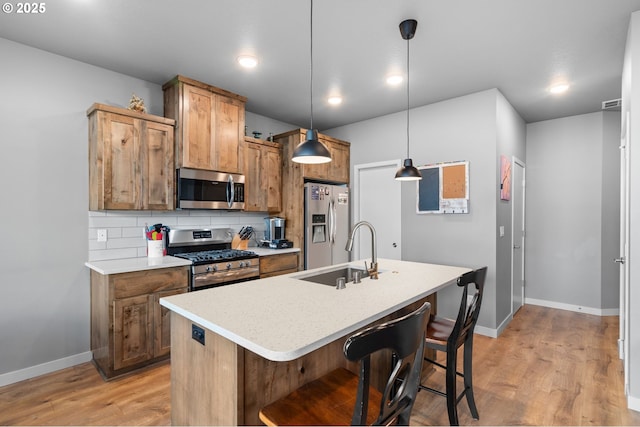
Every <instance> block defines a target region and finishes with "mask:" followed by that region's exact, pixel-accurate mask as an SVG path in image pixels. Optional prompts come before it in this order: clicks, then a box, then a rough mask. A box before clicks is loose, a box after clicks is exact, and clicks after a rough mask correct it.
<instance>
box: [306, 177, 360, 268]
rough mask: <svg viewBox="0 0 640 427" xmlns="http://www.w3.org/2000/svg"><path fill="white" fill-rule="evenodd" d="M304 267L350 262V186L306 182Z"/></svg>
mask: <svg viewBox="0 0 640 427" xmlns="http://www.w3.org/2000/svg"><path fill="white" fill-rule="evenodd" d="M304 230H305V231H304V268H305V269H307V270H308V269H312V268H318V267H325V266H328V265H334V264H340V263H343V262H348V261H349V252H347V251H346V250H345V246H346V245H347V239H348V238H349V231H350V229H349V187H346V186H341V185H330V184H320V183H316V182H308V183H306V184H305V185H304Z"/></svg>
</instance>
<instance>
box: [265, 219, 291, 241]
mask: <svg viewBox="0 0 640 427" xmlns="http://www.w3.org/2000/svg"><path fill="white" fill-rule="evenodd" d="M264 222H265V231H264V240H263V244H264V245H265V246H269V247H270V248H273V249H281V248H290V247H291V242H289V241H288V240H287V239H286V238H285V232H284V230H285V225H284V224H285V219H284V218H280V217H267V218H265V219H264Z"/></svg>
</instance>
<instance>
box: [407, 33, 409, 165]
mask: <svg viewBox="0 0 640 427" xmlns="http://www.w3.org/2000/svg"><path fill="white" fill-rule="evenodd" d="M409 157H410V156H409V39H407V159H408V158H409Z"/></svg>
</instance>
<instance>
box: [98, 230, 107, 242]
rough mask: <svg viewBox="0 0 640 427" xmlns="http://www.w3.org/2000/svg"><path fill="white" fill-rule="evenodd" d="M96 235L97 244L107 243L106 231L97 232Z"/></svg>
mask: <svg viewBox="0 0 640 427" xmlns="http://www.w3.org/2000/svg"><path fill="white" fill-rule="evenodd" d="M97 235H98V242H106V241H107V230H106V229H101V230H98V232H97Z"/></svg>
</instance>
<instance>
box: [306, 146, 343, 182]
mask: <svg viewBox="0 0 640 427" xmlns="http://www.w3.org/2000/svg"><path fill="white" fill-rule="evenodd" d="M305 138H306V134H305V135H303V136H302V139H301V141H304V139H305ZM318 140H319V141H320V142H322V143H323V144H324V145H325V147H327V149H328V150H329V152H330V153H331V161H330V162H328V163H321V164H317V165H304V167H303V172H302V173H303V175H304V177H305V178H307V179H315V180H318V181H329V182H335V183H339V184H347V183H349V170H350V169H349V161H350V159H349V153H350V147H349V143H347V142H344V141H340V140H338V139H335V138H331V137H329V136H327V135H322V134H319V135H318Z"/></svg>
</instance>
